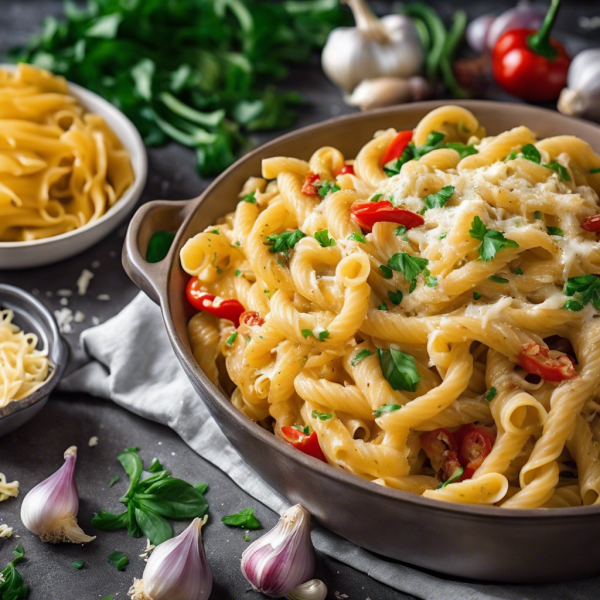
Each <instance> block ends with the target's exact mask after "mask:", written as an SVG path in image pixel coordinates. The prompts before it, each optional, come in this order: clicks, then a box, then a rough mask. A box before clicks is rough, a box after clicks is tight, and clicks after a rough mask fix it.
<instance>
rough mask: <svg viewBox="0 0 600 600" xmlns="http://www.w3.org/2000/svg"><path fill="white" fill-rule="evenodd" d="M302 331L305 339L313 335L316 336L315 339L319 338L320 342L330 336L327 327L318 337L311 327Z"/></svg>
mask: <svg viewBox="0 0 600 600" xmlns="http://www.w3.org/2000/svg"><path fill="white" fill-rule="evenodd" d="M301 333H302V335H303V336H304V338H305V339H308V337H309V336H311V337H314V338H315V339H318V340H319V341H320V342H322V341H323V340H326V339H327V338H328V337H329V331H327V329H325V330H324V331H321V333H319V336H318V338H317V336H316V335H315V334H314V333H313V332H312V330H310V329H303V330H302V331H301Z"/></svg>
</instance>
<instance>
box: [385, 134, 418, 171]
mask: <svg viewBox="0 0 600 600" xmlns="http://www.w3.org/2000/svg"><path fill="white" fill-rule="evenodd" d="M412 136H413V132H412V129H411V130H409V131H401V132H400V133H397V134H396V137H394V139H393V140H392V141H391V142H390V143H389V144H388V147H387V148H386V149H385V152H384V153H383V157H382V159H381V166H384V165H387V164H388V163H389V162H390V161H391V160H394V159H396V158H400V157H401V156H402V153H403V152H404V149H405V148H406V146H408V144H409V142H410V141H411V140H412Z"/></svg>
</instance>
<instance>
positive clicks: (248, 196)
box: [240, 190, 256, 204]
mask: <svg viewBox="0 0 600 600" xmlns="http://www.w3.org/2000/svg"><path fill="white" fill-rule="evenodd" d="M255 194H256V190H252V191H251V192H250V193H249V194H246V195H245V196H244V197H243V198H242V199H241V200H240V202H248V203H249V204H256V197H255Z"/></svg>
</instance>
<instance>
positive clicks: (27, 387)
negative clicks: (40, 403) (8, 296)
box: [0, 309, 50, 494]
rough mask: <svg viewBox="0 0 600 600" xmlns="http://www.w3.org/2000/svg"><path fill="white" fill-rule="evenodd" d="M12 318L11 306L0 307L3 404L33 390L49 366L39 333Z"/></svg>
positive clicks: (0, 404)
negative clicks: (19, 325) (22, 328)
mask: <svg viewBox="0 0 600 600" xmlns="http://www.w3.org/2000/svg"><path fill="white" fill-rule="evenodd" d="M13 318H14V314H13V311H12V310H9V309H6V310H0V408H3V407H4V406H7V405H8V404H9V403H10V402H15V401H17V400H23V398H26V397H27V396H29V395H31V394H33V392H35V391H36V390H37V389H38V388H40V387H41V386H42V385H43V384H44V381H45V380H46V378H47V377H48V370H49V367H50V361H49V360H48V351H47V349H43V350H37V349H36V348H37V345H38V337H37V335H35V333H24V332H23V331H21V329H19V327H17V325H15V324H14V323H13ZM0 483H1V480H0ZM1 492H2V490H1V489H0V494H1Z"/></svg>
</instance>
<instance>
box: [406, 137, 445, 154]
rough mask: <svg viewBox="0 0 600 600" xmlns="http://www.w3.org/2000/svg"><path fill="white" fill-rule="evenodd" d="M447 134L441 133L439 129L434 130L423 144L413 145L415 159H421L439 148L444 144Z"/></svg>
mask: <svg viewBox="0 0 600 600" xmlns="http://www.w3.org/2000/svg"><path fill="white" fill-rule="evenodd" d="M445 137H446V134H444V133H441V132H439V131H432V132H431V133H430V134H429V135H428V136H427V139H426V140H425V143H424V144H423V145H422V146H415V145H413V146H412V152H413V156H414V157H415V159H417V160H419V158H421V157H422V156H424V155H425V154H428V153H429V152H432V151H433V150H438V149H439V148H441V147H442V146H443V141H444V138H445Z"/></svg>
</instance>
